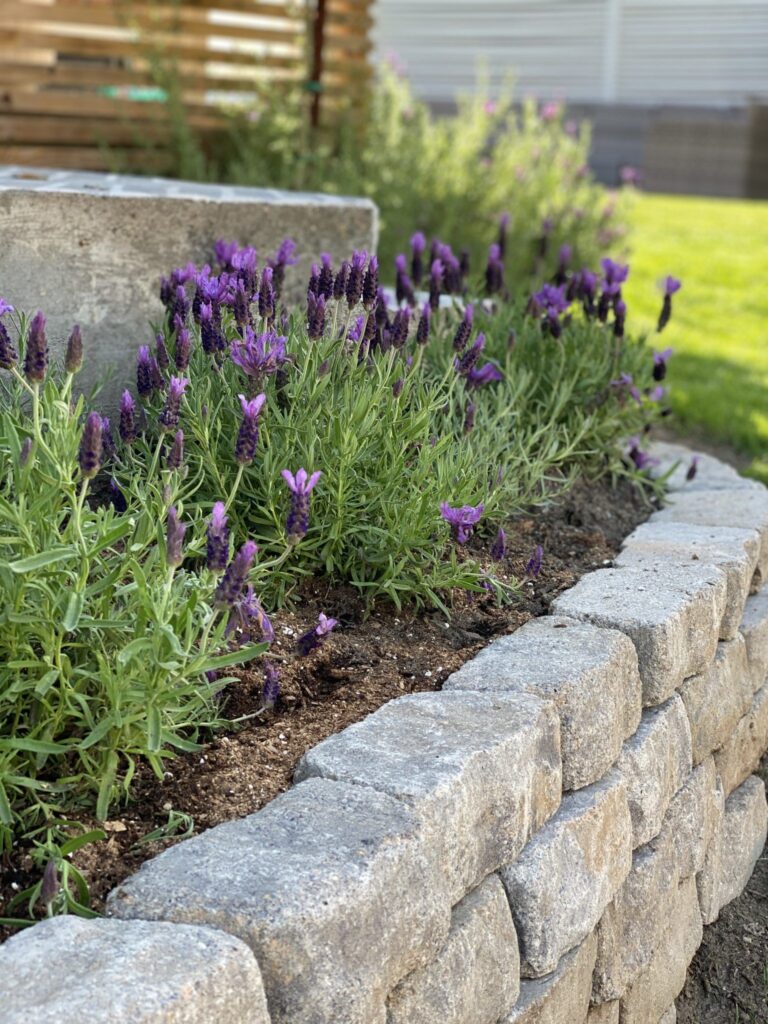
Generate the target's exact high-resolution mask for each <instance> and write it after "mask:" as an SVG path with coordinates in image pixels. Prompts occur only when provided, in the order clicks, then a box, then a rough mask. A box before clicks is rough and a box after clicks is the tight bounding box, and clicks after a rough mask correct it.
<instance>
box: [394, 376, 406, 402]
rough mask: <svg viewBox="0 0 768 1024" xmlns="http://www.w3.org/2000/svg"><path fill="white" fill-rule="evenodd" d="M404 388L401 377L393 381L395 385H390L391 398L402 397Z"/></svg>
mask: <svg viewBox="0 0 768 1024" xmlns="http://www.w3.org/2000/svg"><path fill="white" fill-rule="evenodd" d="M404 386H405V381H404V380H403V378H402V377H398V378H397V380H396V381H395V383H394V384H393V385H392V397H393V398H399V397H400V395H402V393H403V387H404Z"/></svg>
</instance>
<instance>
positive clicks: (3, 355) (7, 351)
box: [0, 299, 19, 370]
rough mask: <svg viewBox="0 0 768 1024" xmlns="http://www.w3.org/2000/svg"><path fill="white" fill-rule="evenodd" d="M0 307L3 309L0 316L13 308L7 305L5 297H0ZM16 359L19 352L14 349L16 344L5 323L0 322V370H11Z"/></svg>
mask: <svg viewBox="0 0 768 1024" xmlns="http://www.w3.org/2000/svg"><path fill="white" fill-rule="evenodd" d="M0 309H2V311H3V312H2V313H0V316H3V315H4V314H5V313H8V312H10V311H11V310H13V306H9V305H8V303H7V302H6V301H5V299H0ZM18 361H19V353H18V352H17V351H16V346H15V345H14V344H13V342H12V341H11V336H10V334H9V333H8V329H7V328H6V326H5V324H4V323H2V322H0V370H11V369H13V367H14V366H15V365H16V364H17V363H18Z"/></svg>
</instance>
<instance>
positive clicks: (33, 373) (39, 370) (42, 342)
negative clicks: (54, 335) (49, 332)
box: [24, 312, 48, 384]
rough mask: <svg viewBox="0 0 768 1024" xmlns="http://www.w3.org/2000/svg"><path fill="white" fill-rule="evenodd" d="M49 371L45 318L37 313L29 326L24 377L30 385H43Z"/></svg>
mask: <svg viewBox="0 0 768 1024" xmlns="http://www.w3.org/2000/svg"><path fill="white" fill-rule="evenodd" d="M47 371H48V339H47V338H46V336H45V317H44V316H43V314H42V313H40V312H38V313H35V315H34V317H33V318H32V322H31V323H30V325H29V333H28V334H27V348H26V351H25V353H24V376H25V377H26V378H27V380H28V381H29V382H30V384H42V382H43V381H44V380H45V375H46V372H47Z"/></svg>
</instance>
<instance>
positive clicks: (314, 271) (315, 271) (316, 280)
mask: <svg viewBox="0 0 768 1024" xmlns="http://www.w3.org/2000/svg"><path fill="white" fill-rule="evenodd" d="M319 293H320V267H318V265H317V264H316V263H313V264H312V266H311V268H310V272H309V282H308V284H307V301H309V297H310V295H318V294H319Z"/></svg>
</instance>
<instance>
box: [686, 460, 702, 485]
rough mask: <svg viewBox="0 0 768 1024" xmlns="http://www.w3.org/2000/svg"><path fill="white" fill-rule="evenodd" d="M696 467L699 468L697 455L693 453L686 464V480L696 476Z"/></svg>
mask: <svg viewBox="0 0 768 1024" xmlns="http://www.w3.org/2000/svg"><path fill="white" fill-rule="evenodd" d="M698 468H699V456H698V455H693V456H691V463H690V465H689V466H688V471H687V473H686V474H685V479H686V480H688V481H691V480H694V479H695V478H696V471H697V470H698Z"/></svg>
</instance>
